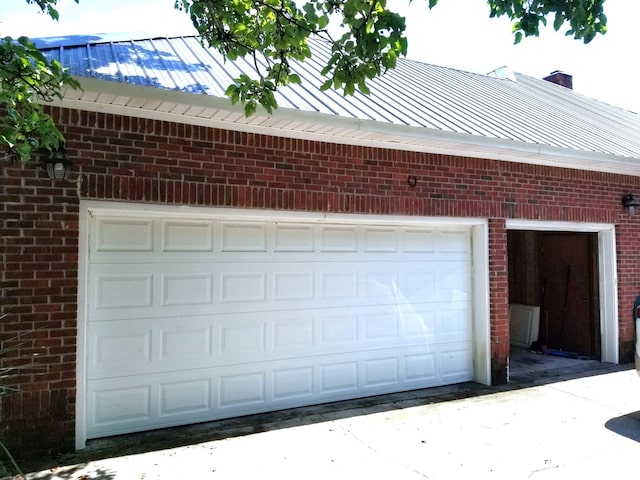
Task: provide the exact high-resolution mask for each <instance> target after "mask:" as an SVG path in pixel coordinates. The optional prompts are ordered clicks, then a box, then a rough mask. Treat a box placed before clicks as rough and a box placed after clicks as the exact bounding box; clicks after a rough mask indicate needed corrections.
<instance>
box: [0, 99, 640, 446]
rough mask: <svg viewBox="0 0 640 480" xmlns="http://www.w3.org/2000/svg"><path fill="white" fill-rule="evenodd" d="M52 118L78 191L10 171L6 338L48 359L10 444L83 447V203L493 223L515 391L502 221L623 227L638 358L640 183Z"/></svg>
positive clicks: (496, 339) (5, 174)
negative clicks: (79, 348)
mask: <svg viewBox="0 0 640 480" xmlns="http://www.w3.org/2000/svg"><path fill="white" fill-rule="evenodd" d="M51 113H52V115H53V117H54V120H56V122H57V123H58V125H60V126H61V129H62V131H63V132H64V134H65V136H66V138H67V142H68V143H67V147H68V153H69V155H70V157H71V158H72V159H73V161H74V167H73V173H72V176H71V179H70V181H68V182H58V183H54V182H52V181H50V180H48V179H47V178H46V174H45V173H44V172H43V171H42V170H40V169H38V168H37V167H36V166H34V165H33V164H32V165H29V166H26V167H22V166H20V165H10V164H8V163H7V162H4V163H2V177H1V178H2V189H1V190H0V198H1V200H2V202H1V205H2V207H0V208H1V210H0V212H1V213H0V215H1V220H2V239H1V240H0V242H1V243H0V248H1V251H0V255H1V256H2V262H3V265H4V268H3V270H2V272H1V274H0V286H1V288H2V292H1V297H0V298H2V310H3V311H4V312H7V313H9V316H8V317H7V318H5V319H4V320H3V321H2V324H1V330H0V334H1V335H2V337H3V338H5V339H6V338H8V337H10V336H12V335H13V334H15V333H17V332H20V331H32V332H34V333H31V334H30V336H29V338H28V344H27V345H25V347H24V348H23V351H21V352H20V353H21V354H26V353H34V352H37V353H39V355H38V356H37V357H34V358H33V360H32V361H33V362H34V363H37V364H38V365H39V366H40V367H41V368H40V369H33V370H30V371H25V372H23V374H21V375H19V376H17V377H15V379H14V380H13V383H14V384H15V385H16V386H19V387H20V389H21V391H22V393H19V394H15V395H12V396H9V397H6V398H5V401H4V404H3V411H2V421H3V424H4V435H5V440H7V441H8V442H9V444H10V445H12V446H14V447H16V448H18V449H20V447H21V446H26V445H28V446H29V448H30V450H31V451H45V450H56V449H57V450H68V449H71V448H73V438H74V414H75V374H76V372H75V366H74V365H75V347H76V326H77V325H76V307H77V306H76V292H77V288H78V285H77V266H78V263H77V262H78V251H77V246H78V204H79V199H96V200H123V201H135V202H154V203H165V204H186V205H203V206H204V205H206V206H234V207H247V208H269V209H284V210H302V211H320V212H342V213H362V214H368V213H371V214H397V215H427V216H456V217H458V216H461V217H464V216H473V217H485V218H489V247H490V252H489V262H490V307H491V312H492V326H491V349H492V351H491V359H492V378H493V381H494V383H502V382H504V381H506V361H507V354H508V345H509V333H508V305H507V303H508V274H507V249H506V230H505V219H507V218H525V219H539V220H563V221H580V222H603V223H615V224H616V225H617V242H618V252H617V254H618V273H619V295H620V296H619V298H620V302H619V303H620V352H621V361H622V362H628V361H631V359H632V356H631V353H632V340H633V326H632V323H631V309H632V305H633V300H634V298H635V295H636V294H638V292H640V263H639V261H638V260H639V258H638V257H639V247H640V227H639V225H640V216H639V217H629V216H627V215H625V214H624V212H623V211H622V208H621V205H620V199H621V197H622V194H623V193H626V192H627V191H632V192H635V193H637V194H640V179H639V178H636V177H631V176H624V175H614V174H604V173H593V172H583V171H576V170H568V169H562V168H549V167H542V166H533V165H524V164H512V163H504V162H499V161H492V160H482V159H473V158H460V157H451V156H447V155H432V154H422V153H411V152H401V151H395V150H383V149H376V148H368V147H356V146H346V145H335V144H329V143H319V142H312V141H307V140H294V139H283V138H275V137H269V136H264V135H257V134H251V133H239V132H231V131H225V130H217V129H210V128H205V127H198V126H189V125H179V124H175V123H167V122H162V121H154V120H143V119H136V118H129V117H120V116H116V115H110V114H97V113H88V112H78V111H71V110H65V109H58V108H55V109H52V111H51ZM412 175H413V176H415V177H416V179H417V184H416V185H415V186H414V187H412V186H410V185H408V182H407V178H408V177H409V176H412ZM9 361H11V359H9ZM19 451H22V452H24V451H25V450H19Z"/></svg>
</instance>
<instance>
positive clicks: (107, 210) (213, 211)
mask: <svg viewBox="0 0 640 480" xmlns="http://www.w3.org/2000/svg"><path fill="white" fill-rule="evenodd" d="M83 204H84V205H86V207H87V209H89V210H92V211H93V210H96V211H99V213H100V214H106V215H119V216H124V217H128V216H131V217H137V216H140V215H151V216H159V217H164V216H166V215H176V216H179V217H180V218H200V217H202V216H203V215H205V216H207V217H209V218H212V219H225V218H235V219H237V218H239V217H246V218H249V219H256V220H284V221H292V222H294V221H306V222H318V223H322V222H331V223H343V224H354V223H355V224H357V223H360V224H367V225H389V226H393V225H433V226H442V225H446V226H449V225H460V226H464V225H466V226H476V225H486V224H487V221H486V220H485V219H483V218H479V217H468V218H467V217H426V216H424V217H423V216H400V215H369V214H359V213H353V214H345V213H330V212H328V213H319V212H305V211H292V210H262V209H260V210H258V209H251V208H233V207H229V208H227V207H201V206H195V205H189V206H186V205H156V204H148V203H147V204H145V203H129V202H108V201H91V200H85V201H83Z"/></svg>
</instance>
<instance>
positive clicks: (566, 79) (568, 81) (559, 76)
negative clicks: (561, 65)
mask: <svg viewBox="0 0 640 480" xmlns="http://www.w3.org/2000/svg"><path fill="white" fill-rule="evenodd" d="M543 80H546V81H547V82H551V83H555V84H556V85H560V86H562V87H565V88H568V89H569V90H573V75H569V74H568V73H564V72H562V71H560V70H556V71H555V72H551V73H550V74H549V75H547V76H546V77H544V78H543Z"/></svg>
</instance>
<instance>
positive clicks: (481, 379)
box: [471, 221, 491, 385]
mask: <svg viewBox="0 0 640 480" xmlns="http://www.w3.org/2000/svg"><path fill="white" fill-rule="evenodd" d="M471 231H472V233H471V241H472V246H471V251H472V253H471V255H472V259H473V267H472V268H473V303H472V305H473V373H474V381H476V382H478V383H481V384H483V385H491V312H490V308H489V228H488V223H487V222H486V221H485V222H483V223H482V224H477V225H474V226H473V227H472V230H471Z"/></svg>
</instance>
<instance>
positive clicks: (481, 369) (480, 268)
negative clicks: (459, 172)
mask: <svg viewBox="0 0 640 480" xmlns="http://www.w3.org/2000/svg"><path fill="white" fill-rule="evenodd" d="M94 213H99V214H102V215H116V216H120V217H139V216H141V215H155V216H158V215H160V216H162V217H165V216H166V217H178V218H181V219H188V218H194V219H195V218H202V217H207V218H211V219H220V220H227V219H232V220H261V221H269V220H279V221H284V220H286V221H294V222H298V221H299V222H307V223H315V222H317V223H319V224H321V223H323V222H331V223H333V224H336V223H337V224H345V225H375V226H402V227H411V226H422V227H424V226H429V227H438V226H439V227H451V226H462V227H467V228H469V231H470V234H471V244H472V252H471V254H472V292H473V298H472V300H471V302H472V309H473V312H472V334H473V353H472V356H473V379H474V381H476V382H478V383H481V384H485V385H489V384H490V382H491V371H490V320H489V319H490V314H489V263H488V226H487V220H486V219H482V218H450V217H415V216H383V215H362V214H331V213H327V214H324V213H312V212H291V211H275V210H251V209H234V208H206V207H180V206H158V205H145V204H135V203H120V202H97V201H86V200H82V201H81V202H80V214H79V236H80V237H79V259H78V263H79V270H78V350H77V397H76V448H77V449H82V448H84V447H85V445H86V440H87V424H86V414H87V408H88V405H87V401H88V399H87V396H86V382H87V380H86V378H87V377H86V375H87V360H86V359H87V338H86V337H87V321H88V310H87V302H88V294H87V281H88V278H89V247H88V241H89V229H90V216H91V215H92V214H94Z"/></svg>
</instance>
